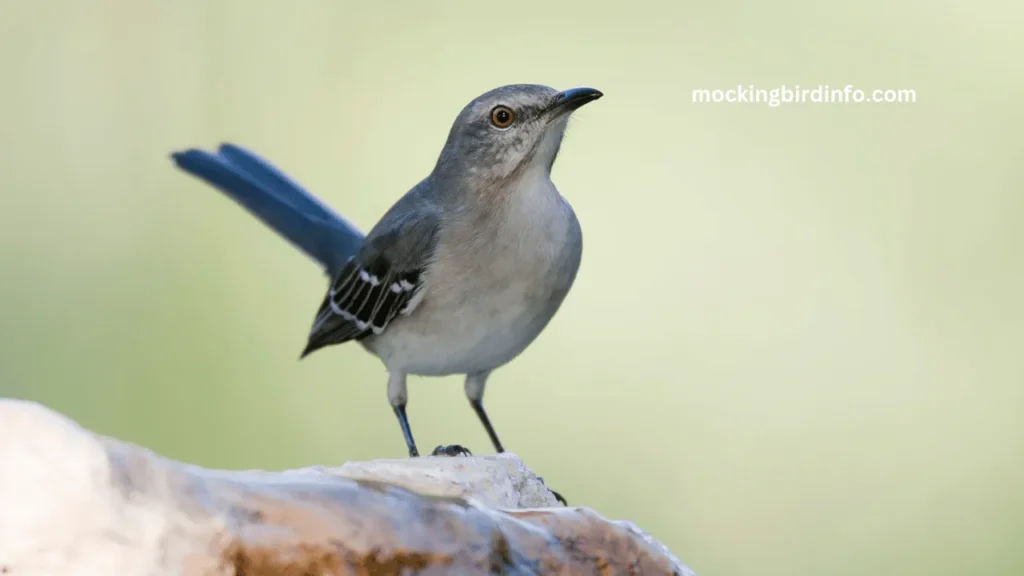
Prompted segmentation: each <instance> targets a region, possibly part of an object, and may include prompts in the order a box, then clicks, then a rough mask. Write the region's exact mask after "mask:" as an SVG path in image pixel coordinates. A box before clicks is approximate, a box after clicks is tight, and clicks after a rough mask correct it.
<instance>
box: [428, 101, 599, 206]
mask: <svg viewBox="0 0 1024 576" xmlns="http://www.w3.org/2000/svg"><path fill="white" fill-rule="evenodd" d="M602 95H603V94H601V92H599V91H597V90H594V89H593V88H572V89H569V90H564V91H561V92H559V91H557V90H555V89H554V88H549V87H547V86H539V85H536V84H513V85H510V86H502V87H500V88H495V89H494V90H491V91H489V92H487V93H485V94H482V95H480V96H478V97H477V98H475V99H474V100H473V101H472V102H470V103H469V104H467V105H466V107H465V108H463V109H462V112H460V113H459V115H458V117H457V118H456V119H455V122H454V123H453V124H452V128H451V130H450V132H449V133H448V140H447V141H446V142H445V145H444V149H443V150H442V152H441V156H440V158H439V159H438V167H437V170H439V171H444V172H447V173H449V174H457V175H459V176H461V177H465V178H468V179H470V180H472V181H474V182H476V183H477V184H478V185H484V186H486V185H490V184H494V183H496V182H500V181H504V180H507V179H509V178H514V177H515V175H516V174H521V173H523V172H526V171H528V170H530V169H540V170H543V171H545V173H546V174H548V173H550V172H551V166H552V164H554V162H555V157H556V156H557V155H558V149H559V146H560V145H561V143H562V135H563V134H564V133H565V127H566V124H567V123H568V121H569V116H570V115H571V114H572V112H573V111H574V110H576V109H578V108H579V107H580V106H583V105H584V104H587V103H588V102H593V101H594V100H597V99H598V98H600V97H601V96H602Z"/></svg>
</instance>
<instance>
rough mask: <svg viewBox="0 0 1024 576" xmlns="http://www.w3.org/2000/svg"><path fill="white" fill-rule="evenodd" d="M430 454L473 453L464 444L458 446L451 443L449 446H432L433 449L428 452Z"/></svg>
mask: <svg viewBox="0 0 1024 576" xmlns="http://www.w3.org/2000/svg"><path fill="white" fill-rule="evenodd" d="M430 455H431V456H452V457H454V456H472V455H473V453H472V452H470V451H469V448H466V447H465V446H459V445H458V444H451V445H449V446H438V447H437V448H434V451H433V452H431V453H430Z"/></svg>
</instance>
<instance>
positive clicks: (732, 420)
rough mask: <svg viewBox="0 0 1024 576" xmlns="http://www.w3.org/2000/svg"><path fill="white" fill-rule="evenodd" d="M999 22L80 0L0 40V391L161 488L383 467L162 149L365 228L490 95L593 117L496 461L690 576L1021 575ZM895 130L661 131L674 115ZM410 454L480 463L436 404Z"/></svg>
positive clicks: (1017, 74)
mask: <svg viewBox="0 0 1024 576" xmlns="http://www.w3.org/2000/svg"><path fill="white" fill-rule="evenodd" d="M1022 13H1024V11H1022V9H1021V8H1020V6H1019V4H1018V3H1011V2H988V3H967V2H947V3H934V4H927V3H920V2H911V1H908V0H896V1H883V0H869V1H867V2H859V3H834V4H826V3H814V2H809V1H806V0H805V1H795V0H790V1H782V2H774V3H761V2H743V1H735V0H726V1H722V2H670V1H662V2H648V3H643V2H630V3H621V4H619V5H617V6H616V5H613V4H612V3H607V2H596V1H590V2H584V1H574V2H560V3H549V2H539V1H521V2H516V3H510V2H506V3H493V4H491V3H479V2H445V3H429V4H428V3H413V2H404V3H378V4H376V5H373V6H371V5H370V4H369V3H352V2H339V1H336V0H302V1H296V2H294V3H289V2H269V1H262V2H260V1H255V0H230V1H228V0H174V1H173V2H171V1H160V2H157V1H155V0H148V1H138V0H135V1H131V0H107V1H102V0H79V1H71V0H66V1H54V0H50V1H46V0H41V1H35V2H14V1H13V0H5V1H4V2H3V3H2V7H0V69H2V70H3V81H2V82H3V83H2V90H0V127H2V128H0V147H2V148H0V151H2V160H0V166H2V171H0V240H2V251H0V255H2V256H0V257H2V264H3V281H2V282H0V315H2V324H0V395H3V396H14V397H22V398H31V399H35V400H38V401H40V402H43V403H45V404H47V405H49V406H51V407H53V408H55V409H57V410H60V411H62V412H64V413H66V414H68V415H69V416H71V417H73V418H75V419H77V420H78V421H79V422H81V423H82V424H83V425H85V426H87V427H89V428H92V429H94V430H96V431H99V432H102V433H104V434H109V435H113V436H117V437H120V438H124V439H127V440H130V441H132V442H136V443H139V444H143V445H145V446H147V447H150V448H152V449H154V450H156V451H158V452H160V453H163V454H165V455H168V456H170V457H173V458H177V459H181V460H186V461H191V462H195V463H199V464H202V465H205V466H211V467H223V468H250V467H258V468H267V469H280V468H287V467H298V466H304V465H311V464H323V465H331V464H338V463H341V462H342V461H345V460H350V459H371V458H380V457H402V456H403V455H404V453H405V447H404V444H403V442H402V438H401V434H400V431H399V429H398V426H397V424H396V422H395V418H394V416H393V414H392V412H391V409H390V408H389V406H388V403H387V400H386V395H385V380H386V377H385V374H384V371H383V368H382V366H381V365H380V364H379V362H378V361H377V360H376V359H374V358H372V357H371V356H370V355H368V354H367V353H365V352H364V351H363V350H362V349H360V348H359V347H357V346H343V347H336V348H332V349H330V350H329V351H325V352H321V353H318V354H316V355H314V356H312V357H310V358H309V359H307V360H306V361H303V362H301V363H300V362H298V361H297V357H298V354H299V352H300V350H301V349H302V347H303V345H304V343H305V336H306V333H307V330H308V328H309V325H310V322H311V320H312V317H313V314H314V312H315V310H316V307H317V306H318V305H319V303H320V299H321V297H322V294H323V291H324V289H325V287H326V280H325V278H324V277H323V276H322V275H321V273H320V271H319V269H318V268H317V266H316V265H315V264H313V263H312V262H311V261H309V260H307V259H305V257H303V256H302V255H301V254H300V253H298V252H297V251H295V250H294V249H293V248H292V247H291V246H289V245H288V244H286V243H285V242H284V241H282V240H281V239H279V238H278V237H277V236H275V235H274V234H272V233H271V232H269V231H268V229H266V228H264V227H263V226H262V225H261V224H260V223H258V222H257V221H256V220H254V219H253V218H252V217H250V216H249V215H248V214H246V213H245V212H243V211H242V210H241V209H239V208H238V207H237V206H236V205H234V204H232V203H231V202H229V201H227V200H226V199H225V198H224V197H223V196H221V195H220V194H219V193H218V192H215V191H214V190H213V189H212V188H209V187H208V186H206V185H203V184H201V183H199V182H198V181H196V180H194V179H192V178H190V177H187V176H186V175H184V174H183V173H181V172H178V171H177V170H176V169H174V168H173V167H172V165H171V163H170V161H169V159H168V156H167V155H168V153H169V152H170V151H171V150H174V149H179V148H183V147H188V146H203V147H207V148H209V147H213V146H215V145H216V144H217V143H219V142H221V141H233V142H236V143H239V144H242V145H244V146H247V147H250V148H251V149H253V150H255V151H256V152H258V153H260V154H262V155H265V156H266V157H267V158H269V159H271V160H272V161H273V162H274V163H276V164H277V165H279V166H280V167H282V168H283V169H284V170H285V171H287V172H288V173H289V174H291V175H292V176H294V177H295V178H296V179H298V180H299V181H301V182H302V183H303V184H305V185H307V186H308V187H309V188H310V189H311V190H313V191H315V192H316V193H317V194H319V195H320V196H321V197H322V198H324V199H325V200H326V201H327V202H329V203H330V204H331V205H333V206H335V207H336V208H337V209H338V210H339V211H341V212H343V213H344V214H346V215H347V216H348V217H350V218H351V219H352V220H353V221H354V222H356V223H357V224H358V225H359V226H360V227H361V228H362V229H364V230H366V229H369V227H370V226H371V225H372V224H373V223H374V222H375V220H376V219H377V218H378V217H379V216H380V215H381V214H382V213H383V212H384V211H385V210H386V209H387V208H388V207H389V206H390V205H391V203H392V202H394V201H395V200H396V199H397V198H398V197H399V196H400V195H401V194H402V193H403V192H405V191H406V190H407V189H408V188H409V187H410V186H412V185H413V184H415V183H416V182H417V181H418V180H419V179H420V178H421V177H422V176H424V175H425V174H426V173H427V172H428V171H429V170H430V169H431V167H432V166H433V162H434V161H435V159H436V156H437V153H438V152H439V150H440V147H441V145H442V143H443V140H444V137H445V136H446V133H447V130H448V127H449V125H450V123H451V121H452V120H453V119H454V117H455V115H456V113H457V112H458V111H459V110H460V109H461V107H462V106H463V105H464V104H465V103H466V102H468V101H469V100H470V99H471V98H473V97H475V96H476V95H478V94H480V93H482V92H484V91H486V90H488V89H490V88H492V87H495V86H498V85H501V84H508V83H517V82H530V83H543V84H549V85H552V86H555V87H558V88H567V87H571V86H578V85H584V86H593V87H597V88H600V89H601V90H603V91H604V92H605V94H606V96H605V98H604V99H603V100H601V101H599V102H597V103H595V104H592V105H590V106H587V107H586V108H584V109H583V110H581V111H580V112H579V113H578V114H577V117H576V118H575V120H574V121H573V124H572V125H571V126H570V130H569V134H568V136H567V140H566V142H565V145H564V146H563V148H562V154H561V156H560V158H559V161H558V163H557V164H556V166H555V170H554V180H555V181H556V183H557V185H558V186H559V187H560V189H561V190H562V192H563V193H564V194H565V195H566V196H567V197H568V198H569V200H570V201H571V202H572V203H573V205H574V206H575V208H576V210H577V212H578V214H579V217H580V220H581V221H582V223H583V228H584V236H585V239H586V240H585V244H586V249H585V255H584V262H583V267H582V270H581V272H580V274H579V276H578V280H577V284H576V287H575V289H574V290H573V292H572V293H571V294H570V296H569V298H568V299H567V301H566V303H565V305H564V307H563V308H562V311H561V312H560V313H559V315H558V316H557V317H556V319H555V320H554V322H553V323H552V324H551V325H550V326H549V328H548V329H547V330H546V331H545V332H544V333H543V334H542V335H541V337H540V338H539V339H538V340H537V341H536V342H535V344H534V345H533V346H532V347H531V348H530V349H529V350H528V351H527V352H526V353H524V354H523V355H522V356H521V357H520V358H519V359H517V360H515V361H514V362H513V363H511V364H510V365H508V366H507V367H505V368H504V369H502V370H500V371H498V372H497V373H496V375H495V376H494V377H493V378H492V379H491V382H490V386H489V388H488V394H487V405H488V407H489V410H490V413H491V416H492V418H493V419H494V421H495V425H496V427H497V429H498V431H499V432H500V433H501V435H502V439H503V441H504V442H505V444H506V445H507V446H508V447H509V448H510V449H511V450H512V451H514V452H516V453H517V454H519V455H521V456H522V457H523V458H524V459H525V460H526V462H527V463H528V464H529V465H531V466H532V467H533V468H534V469H535V470H536V471H537V472H538V473H539V474H542V475H543V476H544V477H545V478H546V479H547V481H548V483H549V484H550V485H552V486H553V487H555V488H556V489H558V490H560V491H561V492H563V493H564V494H565V495H566V496H567V497H568V498H569V499H570V501H571V502H572V503H575V504H583V505H587V506H591V507H593V508H595V509H596V510H598V511H599V512H601V513H602V514H605V515H607V516H610V517H615V518H628V519H631V520H633V521H635V522H637V523H638V524H640V525H641V526H642V527H644V528H646V529H648V530H650V531H651V532H652V533H653V534H654V535H655V536H656V537H658V538H660V539H661V540H663V541H664V542H665V543H666V544H668V545H669V546H670V547H671V548H672V550H673V551H674V552H675V553H676V554H677V555H678V556H679V557H680V558H681V559H683V561H685V562H686V563H688V564H689V565H691V566H692V567H693V568H694V569H695V570H697V571H698V572H699V573H701V574H703V575H712V574H716V575H726V574H727V575H754V574H758V575H761V574H780V575H783V574H784V575H787V576H803V575H837V576H838V575H846V574H851V575H852V574H865V573H871V574H893V575H900V574H911V575H915V574H931V575H940V574H941V575H947V574H948V575H959V574H986V575H988V574H1007V575H1009V574H1021V573H1024V548H1022V547H1021V544H1022V536H1024V491H1022V481H1024V461H1022V460H1024V458H1022V455H1024V454H1022V450H1024V423H1022V421H1021V418H1022V416H1024V393H1022V384H1024V354H1022V350H1024V305H1022V303H1021V295H1022V290H1024V274H1022V265H1021V245H1022V240H1024V232H1021V229H1020V224H1021V219H1022V217H1024V187H1022V185H1021V184H1022V180H1024V170H1022V168H1021V166H1022V163H1021V160H1020V158H1021V152H1022V148H1024V147H1022V146H1021V140H1020V133H1021V131H1020V128H1021V124H1022V123H1021V120H1022V112H1021V110H1022V106H1021V101H1022V100H1021V97H1022V96H1024V65H1022V63H1021V56H1022V55H1024V41H1022V40H1021V39H1020V30H1021V28H1020V23H1021V16H1022ZM783 83H786V84H791V85H792V84H800V85H802V86H813V85H816V84H819V83H820V84H830V85H833V86H843V85H845V84H853V85H855V86H857V87H859V88H862V89H865V90H871V89H874V88H883V89H886V88H892V89H898V88H911V89H914V90H916V92H917V103H916V104H911V105H908V104H902V105H900V104H888V105H887V104H861V105H854V104H845V105H844V104H830V105H828V104H815V105H812V104H804V105H789V106H781V107H778V108H771V107H768V106H765V105H763V104H745V105H727V104H717V105H709V104H703V105H698V104H693V103H691V97H690V95H691V90H692V89H694V88H710V89H713V88H728V87H732V86H735V85H737V84H743V85H748V84H754V85H758V86H762V87H773V86H777V85H780V84H783ZM410 395H411V399H410V418H411V420H412V425H413V429H414V431H415V433H416V438H417V440H418V442H419V443H420V444H421V446H422V447H426V448H428V449H429V448H431V447H433V446H434V445H436V444H441V443H452V442H458V443H462V444H465V445H467V446H469V447H470V448H471V449H475V450H476V451H477V452H478V453H480V452H489V451H490V446H489V443H488V441H487V438H486V436H485V434H484V432H483V430H482V428H481V426H480V425H479V423H478V422H477V420H476V418H475V416H474V415H473V413H472V411H471V410H470V409H469V407H468V405H467V404H466V401H465V399H464V397H463V391H462V386H461V382H460V380H459V379H458V378H448V379H442V380H436V379H434V380H428V379H413V380H412V382H411V384H410Z"/></svg>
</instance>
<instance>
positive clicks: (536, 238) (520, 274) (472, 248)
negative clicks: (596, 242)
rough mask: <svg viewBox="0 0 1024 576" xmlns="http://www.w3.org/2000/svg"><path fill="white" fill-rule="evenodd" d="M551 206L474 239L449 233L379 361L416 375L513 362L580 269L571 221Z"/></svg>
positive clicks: (563, 208) (560, 206)
mask: <svg viewBox="0 0 1024 576" xmlns="http://www.w3.org/2000/svg"><path fill="white" fill-rule="evenodd" d="M554 200H555V201H557V204H554V203H553V204H552V206H550V207H545V208H544V209H543V211H542V212H540V214H539V215H536V217H534V218H532V219H529V220H528V221H527V220H516V219H509V220H505V221H503V222H502V223H501V224H499V225H496V226H494V227H492V228H481V227H479V226H477V227H474V228H473V233H472V234H468V233H467V234H462V230H461V229H459V228H457V227H456V228H450V229H448V231H447V233H448V234H449V235H448V236H445V237H443V238H441V239H440V241H439V242H438V245H437V247H436V250H435V253H434V255H433V258H432V262H431V265H430V266H429V267H428V271H427V272H426V273H425V275H424V286H423V292H422V294H421V295H419V297H418V302H417V303H416V307H415V308H414V310H413V311H412V313H411V314H409V315H408V316H407V317H403V318H401V319H400V320H399V321H397V322H395V323H394V324H393V325H392V327H391V329H390V330H389V333H386V334H385V338H384V340H386V342H381V344H380V345H379V346H378V348H379V353H382V354H383V355H385V356H389V357H390V358H391V359H392V361H393V362H396V363H397V362H401V363H402V364H403V365H404V366H405V367H406V369H408V370H410V371H411V372H412V373H421V374H444V373H467V372H472V371H475V370H484V369H491V368H493V367H496V366H499V365H501V364H504V363H505V362H508V361H509V360H511V359H512V358H514V357H515V356H516V355H518V354H519V353H520V352H521V351H522V350H523V349H524V348H525V347H526V346H527V345H529V343H530V342H531V341H533V339H534V338H536V336H537V335H538V334H539V333H540V332H541V330H543V328H544V326H545V325H547V323H548V322H549V321H550V319H551V318H552V317H553V316H554V314H555V312H556V311H557V310H558V308H559V306H560V305H561V303H562V301H563V300H564V298H565V296H566V294H567V293H568V291H569V289H570V287H571V286H572V283H573V280H574V278H575V275H576V270H577V268H578V267H579V263H580V252H581V242H580V240H581V238H580V235H579V225H578V222H577V221H576V217H575V215H574V214H573V213H572V210H571V209H570V208H569V206H568V205H567V204H565V203H564V201H563V200H562V199H561V198H560V197H555V198H554ZM519 217H520V215H512V216H511V218H519ZM481 230H484V232H483V233H481ZM467 231H468V229H467ZM424 342H429V343H430V346H422V345H421V344H422V343H424ZM427 349H429V350H430V353H429V354H427V353H426V352H424V353H423V354H420V353H419V352H417V351H423V350H427Z"/></svg>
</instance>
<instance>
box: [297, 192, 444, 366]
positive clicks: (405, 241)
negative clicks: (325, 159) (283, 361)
mask: <svg viewBox="0 0 1024 576" xmlns="http://www.w3.org/2000/svg"><path fill="white" fill-rule="evenodd" d="M416 192H417V189H415V188H414V189H413V191H412V192H410V194H408V195H406V196H405V197H403V198H402V200H400V201H399V202H398V203H397V204H396V205H395V206H394V207H393V208H392V209H391V210H390V211H389V212H388V213H387V214H385V215H384V217H383V218H382V219H381V221H380V222H379V223H378V224H377V225H376V226H375V227H374V228H373V229H372V230H371V231H370V233H369V234H368V235H367V237H366V241H365V242H364V243H363V246H362V248H361V249H360V251H359V253H358V254H356V255H355V256H353V257H352V258H351V259H350V260H349V261H348V262H347V263H346V264H345V266H344V267H343V268H342V270H341V272H340V273H339V274H338V275H337V276H335V278H334V280H333V281H332V282H331V287H330V289H329V290H328V291H327V294H326V295H325V296H324V300H323V303H322V304H321V305H320V309H319V311H318V312H317V316H316V320H315V321H314V323H313V328H312V329H311V330H310V334H309V342H308V344H307V347H306V350H305V351H304V352H303V356H306V355H307V354H310V353H312V352H313V351H315V350H317V349H319V348H323V347H325V346H330V345H334V344H341V343H344V342H347V341H349V340H360V339H362V338H365V337H367V336H370V335H371V334H382V333H383V332H384V331H385V330H386V329H387V327H388V325H389V324H390V323H391V322H392V320H394V319H395V317H397V316H398V315H399V314H410V313H411V312H412V310H413V308H414V307H415V305H416V304H417V303H418V301H419V298H416V296H417V293H418V292H419V290H420V289H421V288H422V285H423V273H424V271H425V269H426V267H427V265H428V263H429V261H430V258H431V256H432V254H433V251H434V246H435V243H436V241H437V228H438V223H439V220H440V218H439V213H438V211H437V210H435V209H433V207H432V206H430V205H429V204H428V203H426V202H424V201H423V200H422V196H421V195H420V194H418V193H416Z"/></svg>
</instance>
